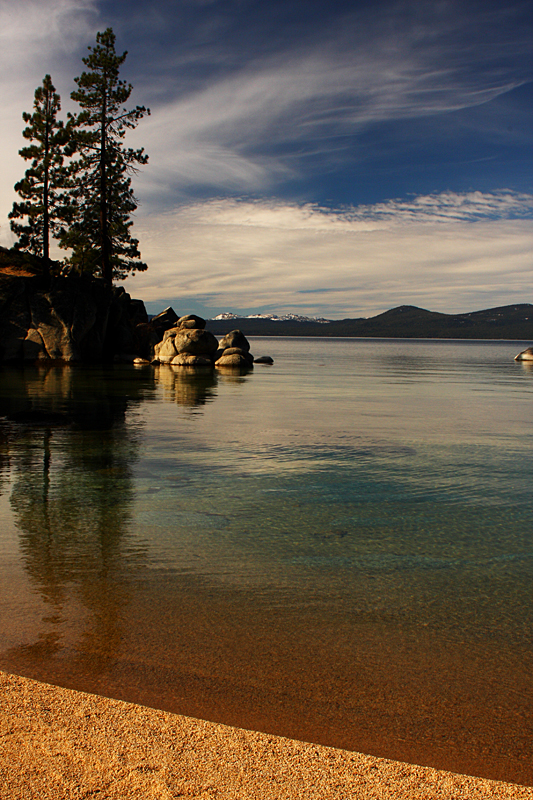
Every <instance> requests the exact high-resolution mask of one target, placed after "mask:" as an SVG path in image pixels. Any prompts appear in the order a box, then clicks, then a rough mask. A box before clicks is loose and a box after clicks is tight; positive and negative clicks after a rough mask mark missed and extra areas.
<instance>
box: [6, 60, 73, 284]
mask: <svg viewBox="0 0 533 800" xmlns="http://www.w3.org/2000/svg"><path fill="white" fill-rule="evenodd" d="M60 110H61V100H60V97H59V95H58V94H56V91H55V86H54V85H53V83H52V79H51V77H50V75H45V77H44V79H43V83H42V86H38V87H37V89H36V91H35V99H34V102H33V114H28V113H26V112H24V114H23V115H22V118H23V120H24V122H27V123H29V124H28V127H27V128H25V129H24V131H23V132H22V135H23V136H24V138H25V139H29V141H30V142H31V144H29V145H28V146H27V147H23V148H22V149H21V150H19V154H20V155H21V156H22V158H24V159H26V160H30V159H31V160H32V163H31V166H30V168H29V169H27V170H26V173H25V175H24V178H23V179H22V180H21V181H19V182H18V183H17V184H15V191H16V192H18V194H19V195H20V198H21V201H20V202H15V203H14V204H13V210H12V211H11V213H10V214H9V218H10V219H11V230H12V231H13V232H14V233H16V234H17V236H18V237H19V240H18V242H16V244H15V248H16V249H17V250H27V251H29V252H30V253H33V255H36V256H40V257H41V258H42V259H43V263H44V266H45V269H46V270H47V271H49V269H50V237H55V238H59V237H60V235H61V234H62V232H63V228H64V225H65V223H66V222H68V220H69V218H70V214H71V207H70V203H69V200H68V193H67V192H66V190H67V189H68V186H69V178H68V170H67V169H66V168H65V167H64V165H63V162H64V157H65V147H66V146H67V144H68V139H69V126H68V125H67V126H65V125H64V124H63V122H62V121H61V120H59V119H58V118H57V115H58V113H59V111H60Z"/></svg>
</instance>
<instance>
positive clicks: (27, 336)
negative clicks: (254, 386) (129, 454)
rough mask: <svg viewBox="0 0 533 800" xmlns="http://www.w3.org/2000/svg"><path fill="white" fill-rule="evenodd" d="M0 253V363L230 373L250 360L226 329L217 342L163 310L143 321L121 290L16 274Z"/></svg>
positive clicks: (192, 320)
mask: <svg viewBox="0 0 533 800" xmlns="http://www.w3.org/2000/svg"><path fill="white" fill-rule="evenodd" d="M0 251H1V252H0V256H3V259H2V258H0V363H1V362H21V361H30V362H50V361H62V362H99V361H100V362H101V361H118V362H125V363H134V362H136V363H146V364H149V363H151V362H156V363H163V364H172V365H173V366H180V367H201V366H204V367H212V366H213V365H215V366H217V367H233V368H235V367H239V368H249V367H251V366H252V365H253V363H254V359H253V356H252V355H251V353H250V345H249V343H248V340H247V339H246V337H245V336H244V334H243V333H241V331H231V332H230V333H228V334H226V336H224V338H223V339H222V340H221V341H220V343H219V342H218V341H217V339H216V338H215V336H214V335H213V334H212V333H210V332H209V331H207V330H206V329H205V326H206V322H205V320H204V319H202V318H201V317H198V316H196V315H195V314H187V315H186V316H183V317H179V318H178V315H177V314H176V313H175V311H174V310H173V309H172V308H166V309H165V310H164V311H162V312H161V313H160V314H158V315H157V316H155V317H152V318H151V319H149V318H148V314H147V313H146V309H145V306H144V303H143V302H142V300H134V299H132V298H131V297H130V295H129V294H128V293H127V292H125V291H124V289H123V288H122V287H113V288H110V287H107V286H105V285H104V283H103V281H101V280H99V279H97V278H94V277H93V276H90V275H86V274H85V275H76V274H71V275H68V276H49V275H43V274H32V273H31V272H30V271H29V270H26V272H24V273H23V271H21V269H18V268H17V269H15V267H14V266H13V265H11V263H10V262H9V258H10V257H11V255H12V254H11V251H7V250H5V248H0ZM4 261H7V262H8V263H5V264H4ZM15 266H17V267H18V266H19V265H15ZM261 361H262V363H267V362H265V361H264V360H263V359H261ZM268 363H271V360H270V362H268Z"/></svg>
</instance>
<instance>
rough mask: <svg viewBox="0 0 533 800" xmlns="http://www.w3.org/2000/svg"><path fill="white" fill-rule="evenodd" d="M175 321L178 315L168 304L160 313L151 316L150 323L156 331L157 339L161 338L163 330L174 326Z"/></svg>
mask: <svg viewBox="0 0 533 800" xmlns="http://www.w3.org/2000/svg"><path fill="white" fill-rule="evenodd" d="M177 322H178V315H177V314H176V312H175V311H174V309H173V308H172V307H171V306H169V307H168V308H165V310H164V311H161V313H160V314H156V316H155V317H152V319H151V320H150V325H151V326H152V328H153V329H154V330H155V331H156V332H157V334H158V336H159V340H161V338H162V336H163V334H164V332H165V331H166V330H168V329H169V328H174V327H175V326H176V324H177Z"/></svg>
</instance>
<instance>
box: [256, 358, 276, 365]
mask: <svg viewBox="0 0 533 800" xmlns="http://www.w3.org/2000/svg"><path fill="white" fill-rule="evenodd" d="M273 363H274V359H273V358H272V356H259V358H254V364H273Z"/></svg>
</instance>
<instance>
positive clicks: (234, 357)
mask: <svg viewBox="0 0 533 800" xmlns="http://www.w3.org/2000/svg"><path fill="white" fill-rule="evenodd" d="M252 366H253V360H252V361H250V360H249V359H247V358H246V356H244V355H241V354H240V353H231V354H230V355H226V354H223V355H222V356H220V358H219V359H218V361H215V367H237V368H239V369H242V368H243V367H245V368H246V369H249V368H250V367H252Z"/></svg>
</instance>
